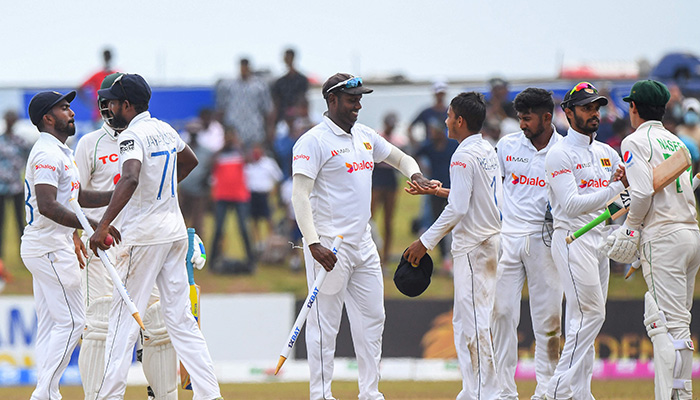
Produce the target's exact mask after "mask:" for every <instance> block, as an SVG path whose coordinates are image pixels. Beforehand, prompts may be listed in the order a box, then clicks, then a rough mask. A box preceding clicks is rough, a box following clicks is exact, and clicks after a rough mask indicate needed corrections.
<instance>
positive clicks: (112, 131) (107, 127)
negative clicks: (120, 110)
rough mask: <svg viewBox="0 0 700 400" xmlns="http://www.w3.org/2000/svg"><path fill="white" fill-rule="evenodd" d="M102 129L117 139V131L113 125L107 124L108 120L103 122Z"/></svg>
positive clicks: (113, 138)
mask: <svg viewBox="0 0 700 400" xmlns="http://www.w3.org/2000/svg"><path fill="white" fill-rule="evenodd" d="M102 129H103V130H104V131H105V132H107V135H109V137H110V138H112V140H115V141H116V140H117V131H115V130H114V128H112V127H111V126H109V125H107V123H106V122H105V123H104V124H102Z"/></svg>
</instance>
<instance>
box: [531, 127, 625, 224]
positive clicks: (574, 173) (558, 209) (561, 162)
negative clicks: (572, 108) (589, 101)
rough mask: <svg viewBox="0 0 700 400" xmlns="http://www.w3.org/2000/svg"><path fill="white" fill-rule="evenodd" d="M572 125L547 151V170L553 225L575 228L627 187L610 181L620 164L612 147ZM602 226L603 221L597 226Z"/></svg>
mask: <svg viewBox="0 0 700 400" xmlns="http://www.w3.org/2000/svg"><path fill="white" fill-rule="evenodd" d="M593 139H594V140H593V141H592V142H591V138H590V137H589V136H587V135H584V134H582V133H579V132H576V131H575V130H573V129H571V128H569V131H568V134H567V136H566V137H564V138H563V139H561V140H559V141H558V142H557V143H556V144H555V145H554V146H552V148H551V149H550V150H549V152H548V153H547V156H546V158H545V170H546V173H547V175H546V177H547V183H548V189H547V192H548V195H549V203H550V204H551V206H552V216H553V217H554V229H567V230H569V231H576V230H578V229H579V228H582V227H583V226H584V225H586V224H587V223H589V222H591V221H592V220H593V219H595V218H596V217H597V216H598V215H600V214H601V213H602V212H603V211H604V210H605V204H606V203H607V201H608V200H610V199H611V198H612V197H613V196H615V195H616V194H618V193H620V192H621V191H622V190H624V188H625V187H624V185H623V184H622V182H619V181H617V182H610V178H611V177H612V174H613V172H614V171H615V170H616V169H617V166H618V164H620V156H619V155H618V154H617V152H615V150H613V148H612V147H610V146H608V145H607V144H605V143H601V142H599V141H597V140H595V134H593ZM593 229H598V230H601V231H602V229H603V224H600V225H598V226H597V227H596V228H593Z"/></svg>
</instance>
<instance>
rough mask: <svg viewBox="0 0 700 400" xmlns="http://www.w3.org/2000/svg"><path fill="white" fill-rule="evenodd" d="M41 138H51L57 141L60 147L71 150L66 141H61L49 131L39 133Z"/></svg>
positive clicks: (50, 139)
mask: <svg viewBox="0 0 700 400" xmlns="http://www.w3.org/2000/svg"><path fill="white" fill-rule="evenodd" d="M39 137H40V138H44V140H49V141H53V142H55V143H56V144H57V145H58V146H59V147H61V148H63V149H64V150H65V149H68V150H70V147H68V146H67V145H66V144H65V143H61V141H60V140H58V138H56V136H54V135H52V134H50V133H48V132H41V133H40V135H39Z"/></svg>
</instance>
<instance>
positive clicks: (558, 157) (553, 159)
mask: <svg viewBox="0 0 700 400" xmlns="http://www.w3.org/2000/svg"><path fill="white" fill-rule="evenodd" d="M618 163H619V157H618ZM616 166H617V163H615V164H614V165H613V167H616ZM573 168H575V167H574V166H573V165H572V164H571V163H570V162H569V160H568V157H567V156H566V154H565V153H564V152H563V151H556V152H552V151H550V152H549V153H547V158H546V159H545V169H546V173H547V175H546V177H547V183H549V186H550V188H551V190H552V193H553V197H554V199H550V201H551V200H555V199H556V201H558V202H559V203H561V204H563V206H564V208H565V209H566V210H567V211H568V212H569V213H570V215H571V214H573V215H582V214H587V213H591V212H594V211H596V210H600V209H601V208H603V207H604V206H605V202H606V201H608V200H609V199H610V198H612V197H613V196H614V195H616V194H618V193H620V192H621V191H623V190H624V189H625V187H624V185H623V184H622V182H620V181H617V182H611V183H610V184H609V185H608V187H606V188H605V189H603V190H600V191H597V192H594V193H587V194H579V193H578V186H577V185H576V179H575V178H574V174H573V172H572V171H573Z"/></svg>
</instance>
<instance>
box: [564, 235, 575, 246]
mask: <svg viewBox="0 0 700 400" xmlns="http://www.w3.org/2000/svg"><path fill="white" fill-rule="evenodd" d="M574 240H576V234H575V233H572V234H571V235H569V236H567V237H566V244H571V242H573V241H574Z"/></svg>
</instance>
